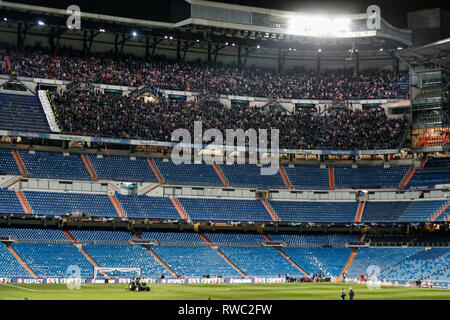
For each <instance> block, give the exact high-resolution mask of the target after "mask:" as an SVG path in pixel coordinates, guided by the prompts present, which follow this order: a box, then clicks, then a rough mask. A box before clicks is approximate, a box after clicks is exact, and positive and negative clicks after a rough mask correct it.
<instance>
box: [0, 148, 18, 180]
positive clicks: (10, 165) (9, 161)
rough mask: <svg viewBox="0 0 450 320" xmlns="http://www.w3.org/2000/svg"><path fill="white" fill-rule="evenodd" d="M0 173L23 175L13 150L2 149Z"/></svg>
mask: <svg viewBox="0 0 450 320" xmlns="http://www.w3.org/2000/svg"><path fill="white" fill-rule="evenodd" d="M0 163H1V165H0V175H7V174H9V175H16V176H20V175H22V174H21V173H20V170H19V168H18V167H17V164H16V161H15V160H14V157H13V155H12V151H11V150H5V149H0Z"/></svg>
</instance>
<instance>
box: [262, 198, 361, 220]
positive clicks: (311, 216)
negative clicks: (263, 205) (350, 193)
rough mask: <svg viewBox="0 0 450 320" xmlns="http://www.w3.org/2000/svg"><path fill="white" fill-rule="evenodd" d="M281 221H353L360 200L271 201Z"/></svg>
mask: <svg viewBox="0 0 450 320" xmlns="http://www.w3.org/2000/svg"><path fill="white" fill-rule="evenodd" d="M269 203H270V205H271V207H272V209H273V210H274V211H275V213H276V214H277V215H278V218H279V219H280V221H304V222H352V221H354V220H355V216H356V211H357V210H358V202H356V201H352V202H307V201H303V202H301V201H269Z"/></svg>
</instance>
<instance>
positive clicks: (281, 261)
mask: <svg viewBox="0 0 450 320" xmlns="http://www.w3.org/2000/svg"><path fill="white" fill-rule="evenodd" d="M219 248H220V250H221V251H222V252H223V253H224V254H225V255H226V256H227V257H228V258H229V259H230V260H231V261H233V262H234V263H235V264H236V265H237V266H238V267H239V268H240V269H241V270H242V271H244V272H245V273H246V274H247V275H253V276H272V277H273V276H275V277H278V275H279V274H281V275H282V276H284V275H285V274H290V275H292V276H293V275H302V273H301V272H300V271H299V270H298V269H296V268H295V267H294V266H293V265H292V264H291V263H290V262H289V261H287V260H286V259H285V258H283V256H282V255H281V254H280V253H279V252H278V251H277V250H276V249H275V248H271V247H236V246H233V247H232V246H222V247H219Z"/></svg>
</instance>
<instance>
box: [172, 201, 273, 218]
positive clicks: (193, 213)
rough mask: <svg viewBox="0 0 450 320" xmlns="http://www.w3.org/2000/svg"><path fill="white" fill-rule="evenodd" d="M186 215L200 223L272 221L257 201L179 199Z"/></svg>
mask: <svg viewBox="0 0 450 320" xmlns="http://www.w3.org/2000/svg"><path fill="white" fill-rule="evenodd" d="M178 200H179V202H180V204H181V206H182V207H183V208H184V211H185V212H186V214H187V215H188V216H189V217H190V218H191V219H193V220H202V221H213V220H219V221H273V220H272V218H271V217H270V215H269V213H268V212H267V210H266V209H265V208H264V206H263V204H262V203H261V201H259V200H231V199H215V198H179V199H178Z"/></svg>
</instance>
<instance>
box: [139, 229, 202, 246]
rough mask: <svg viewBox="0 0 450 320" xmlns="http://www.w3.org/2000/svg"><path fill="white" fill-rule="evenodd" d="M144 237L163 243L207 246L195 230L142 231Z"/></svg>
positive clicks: (141, 235)
mask: <svg viewBox="0 0 450 320" xmlns="http://www.w3.org/2000/svg"><path fill="white" fill-rule="evenodd" d="M140 237H141V238H142V239H148V240H156V241H158V242H160V244H161V245H195V246H205V245H206V243H205V241H203V239H202V238H201V237H200V236H199V235H198V234H197V233H193V232H142V233H141V234H140Z"/></svg>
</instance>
